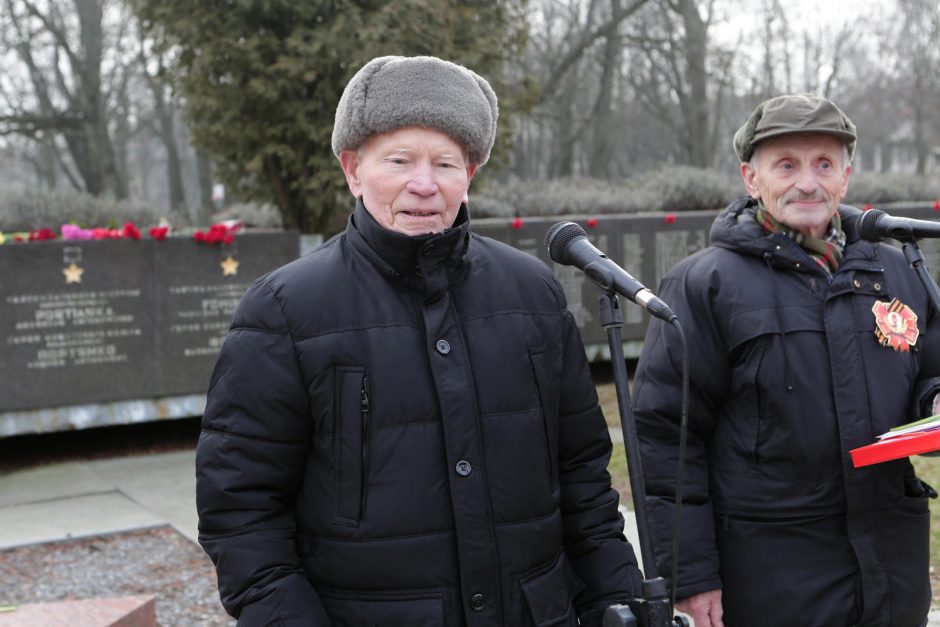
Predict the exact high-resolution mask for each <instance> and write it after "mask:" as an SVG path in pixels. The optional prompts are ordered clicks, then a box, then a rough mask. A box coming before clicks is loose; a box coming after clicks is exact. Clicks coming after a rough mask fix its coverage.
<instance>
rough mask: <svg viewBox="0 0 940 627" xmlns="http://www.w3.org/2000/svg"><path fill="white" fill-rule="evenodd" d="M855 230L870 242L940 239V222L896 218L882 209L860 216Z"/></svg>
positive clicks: (870, 210) (871, 210) (872, 210)
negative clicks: (924, 238) (926, 238)
mask: <svg viewBox="0 0 940 627" xmlns="http://www.w3.org/2000/svg"><path fill="white" fill-rule="evenodd" d="M855 228H856V230H857V231H858V236H859V237H861V238H862V239H863V240H867V241H869V242H879V241H881V240H882V239H896V240H900V241H902V242H909V241H912V240H914V239H919V238H922V237H940V222H931V221H930V220H913V219H911V218H896V217H894V216H891V215H888V214H887V213H885V212H884V211H882V210H880V209H869V210H868V211H866V212H864V213H863V214H862V215H860V216H859V217H858V218H857V220H856V222H855Z"/></svg>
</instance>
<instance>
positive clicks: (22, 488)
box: [0, 462, 113, 507]
mask: <svg viewBox="0 0 940 627" xmlns="http://www.w3.org/2000/svg"><path fill="white" fill-rule="evenodd" d="M112 489H113V487H112V486H111V485H110V484H109V483H108V482H106V481H103V480H102V479H101V478H99V477H98V476H97V475H95V474H94V473H92V472H91V471H89V470H88V469H87V468H85V466H84V465H83V464H81V463H78V462H70V463H65V464H53V465H51V466H42V467H40V468H31V469H29V470H22V471H19V472H13V473H10V474H8V475H2V476H0V507H7V506H10V505H21V504H24V503H35V502H37V501H47V500H51V499H58V498H67V497H73V496H77V495H83V494H95V493H99V492H108V491H110V490H112Z"/></svg>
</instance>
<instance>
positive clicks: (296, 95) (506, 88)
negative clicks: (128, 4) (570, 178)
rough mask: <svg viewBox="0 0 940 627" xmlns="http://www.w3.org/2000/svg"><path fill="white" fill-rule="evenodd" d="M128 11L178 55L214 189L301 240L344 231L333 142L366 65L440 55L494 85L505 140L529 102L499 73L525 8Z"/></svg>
mask: <svg viewBox="0 0 940 627" xmlns="http://www.w3.org/2000/svg"><path fill="white" fill-rule="evenodd" d="M131 1H132V2H133V3H134V5H135V7H136V10H137V12H138V14H139V16H140V18H141V20H142V22H143V23H144V25H145V27H146V28H147V29H148V31H149V32H150V33H151V34H152V35H153V36H155V38H156V39H157V41H159V42H160V45H161V46H162V47H164V48H165V49H166V50H168V51H172V52H173V53H174V57H175V59H176V62H175V65H174V66H173V67H172V68H171V69H170V72H172V75H173V79H174V80H175V81H176V84H177V87H178V89H179V90H180V93H181V95H182V97H183V98H184V100H185V103H186V107H187V109H188V111H189V115H190V116H191V124H192V128H193V133H194V136H195V141H196V143H197V144H198V145H199V146H200V147H201V148H203V149H205V150H206V151H208V152H210V153H211V154H212V155H213V156H214V157H215V159H216V163H217V165H218V168H219V172H218V173H217V175H218V177H219V178H220V179H221V180H222V181H223V182H225V183H226V184H227V185H228V186H229V187H230V188H234V189H235V190H237V193H238V194H239V195H240V196H241V197H243V198H246V199H253V200H258V201H262V202H264V201H267V202H273V203H275V204H276V205H277V206H278V207H279V209H280V211H281V215H282V217H283V220H284V224H285V226H286V227H288V228H294V229H298V230H300V231H301V232H304V233H311V232H320V233H324V232H326V233H329V232H330V231H335V230H338V228H339V226H340V224H341V221H340V220H339V219H338V216H341V215H343V214H346V213H348V212H349V210H350V207H351V202H350V197H349V192H348V190H347V189H346V186H345V181H344V179H343V176H342V172H341V170H340V168H339V164H338V162H337V161H336V158H335V157H334V155H333V153H332V149H331V148H330V138H331V134H332V128H333V117H334V114H335V111H336V105H337V103H338V102H339V98H340V95H341V94H342V90H343V88H344V87H345V85H346V83H347V81H348V80H349V79H350V78H351V77H352V75H353V74H354V73H355V72H356V71H357V70H358V69H359V68H360V67H361V66H362V65H363V64H365V63H366V62H367V61H368V60H369V59H371V58H373V57H375V56H380V55H388V54H397V55H409V56H411V55H422V54H427V55H435V56H439V57H442V58H445V59H448V60H452V61H455V62H457V63H461V64H463V65H466V66H467V67H470V68H472V69H473V70H474V71H476V72H478V73H479V74H481V75H483V76H485V77H487V78H488V79H489V80H490V82H491V83H493V86H494V89H496V91H497V94H498V95H499V97H500V104H501V105H503V106H501V111H500V130H501V132H500V136H501V137H502V138H503V139H504V140H505V138H506V137H508V134H509V130H510V128H509V127H510V125H509V119H508V117H509V116H507V111H509V110H510V109H511V106H510V107H507V106H506V104H507V103H511V102H512V100H513V98H514V95H515V94H517V93H518V94H521V93H522V92H523V88H522V86H519V85H506V84H503V83H502V81H501V80H500V72H501V70H502V67H503V65H504V61H505V60H506V58H507V57H508V56H509V55H514V54H516V52H517V51H518V50H519V49H520V48H521V46H522V45H524V37H525V19H524V9H525V6H524V5H525V2H526V0H474V1H468V0H211V1H210V0H131ZM500 143H502V142H498V146H499V144H500ZM498 152H499V149H497V153H498Z"/></svg>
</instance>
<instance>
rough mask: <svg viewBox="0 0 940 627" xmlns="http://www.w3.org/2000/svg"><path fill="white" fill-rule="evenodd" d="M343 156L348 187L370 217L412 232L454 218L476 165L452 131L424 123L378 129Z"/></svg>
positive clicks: (431, 229) (436, 229) (437, 228)
mask: <svg viewBox="0 0 940 627" xmlns="http://www.w3.org/2000/svg"><path fill="white" fill-rule="evenodd" d="M339 159H340V163H341V164H342V166H343V173H344V174H345V175H346V182H347V184H348V185H349V191H351V192H352V193H353V196H356V197H357V198H358V197H359V196H362V201H363V204H364V205H365V206H366V209H367V210H368V211H369V213H370V214H371V215H372V217H374V218H375V219H376V221H377V222H378V223H379V224H381V225H382V226H383V227H385V228H386V229H389V230H390V231H396V232H398V233H403V234H405V235H410V236H414V235H423V234H425V233H440V232H441V231H443V230H444V229H447V228H450V227H451V226H452V225H453V224H454V220H455V219H456V217H457V212H458V211H459V209H460V205H461V203H464V202H467V191H468V189H469V187H470V180H471V179H472V178H473V174H474V172H476V168H477V166H476V164H471V163H468V161H467V157H466V155H465V153H464V150H463V149H462V148H461V146H460V145H459V144H458V143H457V142H455V141H454V140H453V139H451V138H450V136H448V135H446V134H444V133H441V132H439V131H435V130H431V129H427V128H421V127H408V128H401V129H398V130H395V131H391V132H389V133H382V134H379V135H375V136H373V137H371V138H369V140H368V141H366V143H365V144H363V145H362V146H360V147H359V149H358V150H346V151H343V152H342V153H340V156H339Z"/></svg>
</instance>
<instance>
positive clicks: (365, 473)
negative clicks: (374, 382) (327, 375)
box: [359, 376, 369, 518]
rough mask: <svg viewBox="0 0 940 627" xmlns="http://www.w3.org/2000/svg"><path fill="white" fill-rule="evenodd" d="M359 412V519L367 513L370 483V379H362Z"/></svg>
mask: <svg viewBox="0 0 940 627" xmlns="http://www.w3.org/2000/svg"><path fill="white" fill-rule="evenodd" d="M359 410H360V415H361V416H362V460H361V461H362V489H361V491H360V493H359V517H360V518H362V517H363V515H364V514H365V511H366V486H367V485H368V483H369V377H368V376H363V377H362V390H361V391H360V395H359Z"/></svg>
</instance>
